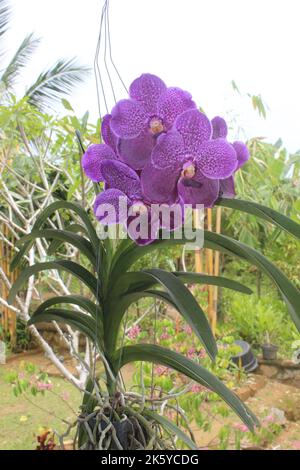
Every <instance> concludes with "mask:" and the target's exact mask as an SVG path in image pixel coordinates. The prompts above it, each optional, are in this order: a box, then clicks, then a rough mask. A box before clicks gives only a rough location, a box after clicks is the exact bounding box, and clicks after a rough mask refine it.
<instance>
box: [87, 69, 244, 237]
mask: <svg viewBox="0 0 300 470" xmlns="http://www.w3.org/2000/svg"><path fill="white" fill-rule="evenodd" d="M227 133H228V128H227V124H226V122H225V120H224V119H223V118H222V117H219V116H216V117H214V118H213V119H212V120H211V121H210V120H209V118H208V117H207V116H206V115H205V114H204V113H203V112H200V111H199V110H198V108H197V105H196V104H195V102H194V101H193V100H192V96H191V95H190V93H188V92H187V91H184V90H181V89H180V88H175V87H170V88H168V87H167V86H166V85H165V83H164V82H163V81H162V80H161V79H160V78H159V77H157V76H155V75H151V74H143V75H141V77H139V78H137V79H136V80H134V82H133V83H132V84H131V86H130V88H129V98H128V99H123V100H120V101H119V102H118V103H117V104H116V105H115V106H114V108H113V109H112V111H111V114H107V115H106V116H105V117H104V118H103V120H102V129H101V134H102V139H103V141H104V143H102V144H95V145H91V146H90V147H89V148H88V149H87V151H86V153H85V154H84V156H83V159H82V166H83V169H84V171H85V174H86V175H87V176H88V177H89V178H90V179H91V180H92V181H94V182H97V183H99V182H103V183H104V191H102V192H101V193H99V194H98V195H97V197H96V201H95V205H94V210H95V215H96V217H97V219H98V220H99V221H100V222H102V223H103V224H106V225H109V224H113V223H122V224H124V225H125V227H126V229H127V231H128V234H129V236H130V237H131V238H132V239H134V240H135V241H136V242H137V243H139V244H147V243H151V242H152V241H154V240H155V239H156V238H157V236H158V233H159V229H160V228H166V229H168V230H174V229H175V228H176V227H177V226H178V220H179V221H180V224H181V223H182V222H183V220H184V206H185V205H190V206H192V207H196V205H203V206H204V207H205V208H208V207H213V206H214V204H215V202H216V201H217V199H218V198H219V197H220V196H222V197H223V198H224V197H227V198H232V197H234V196H235V189H234V174H235V172H236V171H237V170H238V169H239V168H241V166H242V165H244V163H245V162H246V161H247V160H248V159H249V151H248V149H247V147H246V145H245V144H244V143H243V142H239V141H236V142H233V143H231V142H228V140H227ZM120 201H123V203H124V207H125V209H124V210H121V209H120V207H121V206H120ZM153 205H155V206H156V207H157V206H158V205H159V207H160V209H161V210H160V212H159V211H154V215H153V211H152V207H153ZM109 208H112V209H113V210H112V211H111V210H109ZM164 208H169V209H170V208H171V209H172V211H171V212H172V213H173V217H171V218H170V223H169V224H168V226H166V224H165V223H164V220H163V219H164V218H163V217H162V215H161V212H163V209H164ZM179 212H180V213H181V216H179V217H176V215H177V216H178V213H179ZM141 224H143V225H144V226H146V227H147V234H146V235H144V234H143V236H142V235H141V233H140V232H137V230H136V228H137V225H141ZM148 229H149V230H148ZM137 233H139V235H137Z"/></svg>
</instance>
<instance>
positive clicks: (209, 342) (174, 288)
mask: <svg viewBox="0 0 300 470" xmlns="http://www.w3.org/2000/svg"><path fill="white" fill-rule="evenodd" d="M143 272H145V273H146V274H149V275H150V276H151V277H153V278H154V279H155V280H156V281H157V282H159V283H160V284H161V285H162V286H163V287H164V288H165V289H166V291H167V292H168V294H169V295H170V298H171V299H172V301H173V303H174V304H175V305H176V308H177V310H178V312H179V313H180V314H181V315H182V316H183V318H184V319H185V321H186V322H187V323H188V324H189V325H190V326H191V328H192V329H193V331H194V332H195V334H196V335H197V336H198V338H199V339H200V341H201V342H202V343H203V345H204V347H205V349H206V351H207V353H208V355H209V356H210V357H211V359H212V360H214V359H215V357H216V355H217V353H218V349H217V345H216V341H215V338H214V335H213V333H212V331H211V329H210V325H209V322H208V320H207V316H206V315H205V313H204V312H203V310H202V308H201V307H200V306H199V305H198V303H197V301H196V299H195V297H194V296H193V295H192V294H191V292H190V291H189V290H188V288H187V287H186V286H185V285H184V284H183V283H182V282H181V280H180V279H179V278H178V277H176V276H175V275H174V274H172V273H168V272H166V271H163V270H161V269H148V270H145V271H143Z"/></svg>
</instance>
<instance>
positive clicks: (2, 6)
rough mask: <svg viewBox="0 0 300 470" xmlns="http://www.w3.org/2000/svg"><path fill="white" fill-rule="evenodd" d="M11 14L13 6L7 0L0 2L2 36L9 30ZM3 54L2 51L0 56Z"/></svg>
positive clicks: (0, 34) (0, 33)
mask: <svg viewBox="0 0 300 470" xmlns="http://www.w3.org/2000/svg"><path fill="white" fill-rule="evenodd" d="M10 16H11V6H10V5H9V3H8V1H7V0H1V2H0V38H1V37H2V36H4V34H5V33H6V31H7V26H8V23H9V20H10ZM1 55H3V52H2V51H1V53H0V56H1Z"/></svg>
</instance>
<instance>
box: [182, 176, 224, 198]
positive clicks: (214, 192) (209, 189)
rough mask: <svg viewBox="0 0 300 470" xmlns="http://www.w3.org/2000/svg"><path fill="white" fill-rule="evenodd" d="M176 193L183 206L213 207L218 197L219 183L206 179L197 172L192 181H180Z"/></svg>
mask: <svg viewBox="0 0 300 470" xmlns="http://www.w3.org/2000/svg"><path fill="white" fill-rule="evenodd" d="M178 192H179V195H180V197H181V198H182V199H183V201H184V203H185V204H192V205H193V207H194V206H195V205H196V204H203V205H204V207H213V205H214V203H215V201H216V200H217V199H218V196H219V181H218V180H212V179H209V178H206V177H205V176H203V175H202V174H201V173H200V172H199V171H198V172H197V174H196V176H195V177H194V178H193V179H184V178H181V179H180V181H179V183H178Z"/></svg>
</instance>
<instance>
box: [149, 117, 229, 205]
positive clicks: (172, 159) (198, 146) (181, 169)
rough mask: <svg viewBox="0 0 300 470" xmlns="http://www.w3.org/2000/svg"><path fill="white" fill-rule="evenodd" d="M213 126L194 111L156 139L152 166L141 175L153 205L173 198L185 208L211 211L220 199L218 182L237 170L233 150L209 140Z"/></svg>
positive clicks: (218, 141)
mask: <svg viewBox="0 0 300 470" xmlns="http://www.w3.org/2000/svg"><path fill="white" fill-rule="evenodd" d="M212 132H213V129H212V125H211V123H210V121H209V119H208V118H207V117H206V116H205V114H203V113H201V112H200V111H198V110H197V109H192V110H188V111H185V112H183V113H182V114H181V115H180V116H178V117H177V118H176V120H175V123H174V125H173V127H172V130H171V131H169V132H168V133H166V134H163V135H161V136H160V137H159V138H158V139H157V145H156V146H155V148H154V149H153V151H152V155H151V163H150V165H147V166H146V167H145V168H144V170H143V171H142V173H141V182H142V188H143V192H144V194H145V196H146V197H149V198H150V199H151V200H155V201H156V202H170V200H169V199H168V197H169V198H170V195H172V197H176V194H178V195H179V197H181V198H182V199H183V201H184V202H185V203H187V204H192V205H195V204H197V203H198V204H204V206H205V207H212V206H213V204H214V202H215V201H216V199H217V198H218V196H219V180H223V179H226V178H228V177H230V176H231V175H232V174H233V172H234V170H235V169H236V166H237V155H236V151H235V149H234V147H233V146H232V145H231V144H229V143H228V142H227V141H226V140H225V139H223V138H216V139H212V138H211V137H212Z"/></svg>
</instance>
